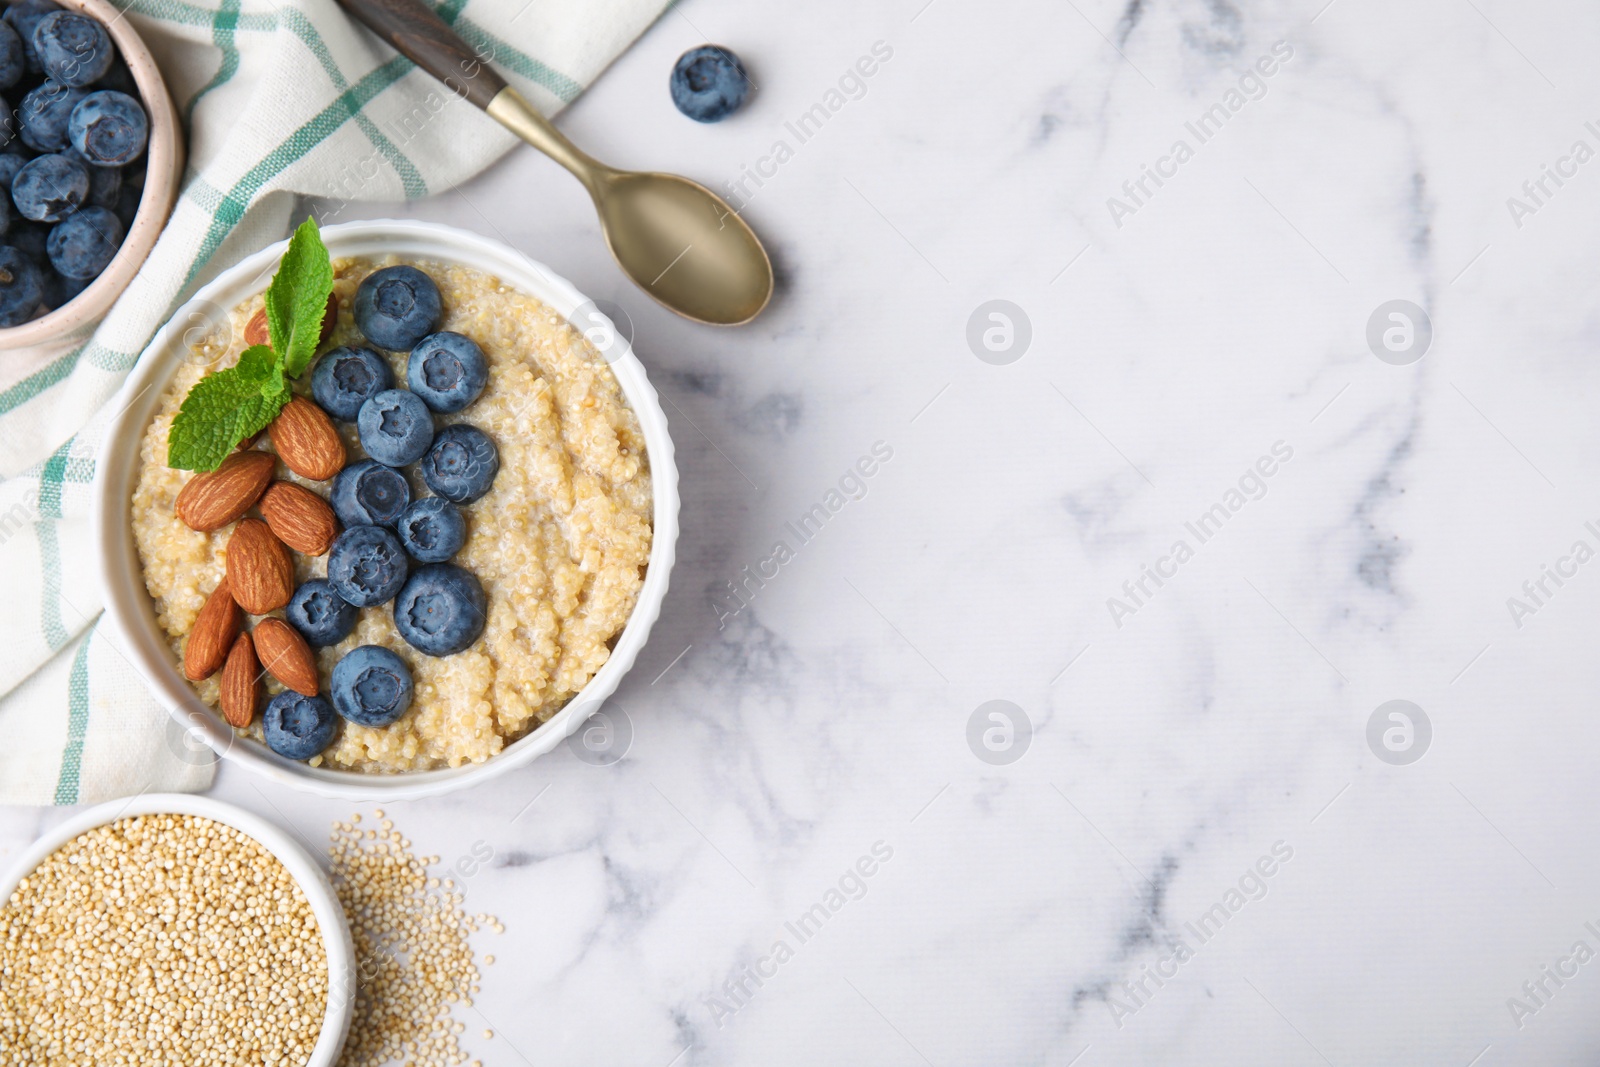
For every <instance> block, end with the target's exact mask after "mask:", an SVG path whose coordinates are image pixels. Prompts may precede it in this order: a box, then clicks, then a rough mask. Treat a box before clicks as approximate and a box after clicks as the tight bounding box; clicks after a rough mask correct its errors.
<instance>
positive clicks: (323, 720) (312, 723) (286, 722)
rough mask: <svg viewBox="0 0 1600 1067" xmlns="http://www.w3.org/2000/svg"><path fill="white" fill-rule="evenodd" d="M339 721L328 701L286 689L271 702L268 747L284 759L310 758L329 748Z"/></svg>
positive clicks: (266, 728)
mask: <svg viewBox="0 0 1600 1067" xmlns="http://www.w3.org/2000/svg"><path fill="white" fill-rule="evenodd" d="M338 724H339V720H338V719H337V718H335V717H334V714H333V708H332V706H331V705H329V703H328V702H327V701H326V700H324V699H322V698H321V697H308V696H302V695H301V694H299V693H296V692H295V691H294V690H292V689H285V690H284V691H283V692H281V693H279V694H278V695H277V696H275V697H273V698H272V700H271V701H269V702H268V704H267V713H266V715H265V716H264V717H263V720H262V732H263V733H265V734H266V738H267V747H268V748H270V749H272V751H274V752H276V753H277V754H278V755H280V756H282V757H283V758H284V759H294V760H307V759H310V758H311V757H312V756H315V755H317V754H318V753H320V752H321V751H322V750H323V749H325V748H327V747H328V745H329V743H330V742H332V741H333V730H334V727H336V726H337V725H338Z"/></svg>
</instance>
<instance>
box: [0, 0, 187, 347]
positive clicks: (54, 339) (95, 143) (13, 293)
mask: <svg viewBox="0 0 1600 1067" xmlns="http://www.w3.org/2000/svg"><path fill="white" fill-rule="evenodd" d="M182 170H183V145H182V136H181V133H180V127H179V124H178V117H177V112H176V111H175V110H174V108H173V106H172V100H171V98H170V97H169V96H168V94H167V88H166V84H165V82H164V81H163V80H162V77H161V72H160V70H159V69H158V68H157V66H156V63H155V60H154V59H153V58H152V57H151V55H150V51H149V49H147V48H146V47H145V44H144V42H143V41H142V40H140V38H139V35H138V32H137V31H136V30H135V29H134V28H133V26H132V25H131V24H130V23H129V21H128V19H127V18H125V17H124V16H123V14H122V13H121V12H120V11H118V10H117V9H116V8H114V7H112V6H111V5H110V4H109V3H106V2H105V0H59V2H57V0H16V2H14V3H10V4H8V5H7V6H6V7H5V10H4V14H3V16H0V188H3V189H4V195H0V351H15V350H18V349H31V348H37V347H50V346H53V345H56V344H60V343H62V342H64V341H67V340H70V339H72V338H75V337H77V336H78V335H80V334H82V333H85V332H87V330H88V328H90V327H91V326H92V325H93V324H94V323H95V322H97V321H99V319H100V318H101V317H103V316H104V315H105V313H106V312H107V311H108V310H109V309H110V307H111V305H112V303H113V301H115V300H116V299H117V297H118V296H120V295H121V293H122V291H123V290H124V289H126V288H127V286H128V283H129V282H130V281H132V279H133V277H134V275H135V274H137V273H138V271H139V267H140V266H141V264H143V262H144V260H145V257H146V256H147V255H149V252H150V249H151V248H152V247H153V246H154V245H155V242H156V238H157V236H158V235H159V234H160V232H161V229H162V227H163V226H164V225H165V224H166V221H167V216H168V215H169V214H170V213H171V211H172V205H173V202H174V200H175V198H176V196H177V189H178V181H179V178H180V177H181V174H182Z"/></svg>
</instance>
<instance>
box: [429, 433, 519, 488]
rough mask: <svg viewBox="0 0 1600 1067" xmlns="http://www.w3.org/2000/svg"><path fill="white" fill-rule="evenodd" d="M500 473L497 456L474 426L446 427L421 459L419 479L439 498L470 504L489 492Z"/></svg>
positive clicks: (490, 444)
mask: <svg viewBox="0 0 1600 1067" xmlns="http://www.w3.org/2000/svg"><path fill="white" fill-rule="evenodd" d="M499 470H500V453H499V451H498V450H497V449H496V448H495V447H494V442H493V441H491V440H489V437H488V435H487V434H485V433H484V432H483V431H482V430H480V429H478V428H477V427H476V426H468V425H466V424H465V423H457V424H456V425H454V426H446V427H445V428H444V429H442V430H440V431H439V434H438V436H437V437H435V438H434V440H433V447H432V448H430V449H429V450H428V454H427V456H425V457H424V458H423V460H422V480H423V481H424V482H426V483H427V484H428V488H429V489H432V490H433V491H434V492H435V493H437V494H439V495H440V496H442V497H444V498H446V499H448V500H453V501H455V502H456V503H457V504H470V503H472V502H473V501H474V500H476V499H478V498H479V497H480V496H482V495H483V494H485V493H487V492H488V491H489V487H490V486H491V485H493V484H494V476H495V475H496V474H497V473H499Z"/></svg>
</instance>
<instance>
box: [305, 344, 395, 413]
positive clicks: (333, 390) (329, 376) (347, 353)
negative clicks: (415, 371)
mask: <svg viewBox="0 0 1600 1067" xmlns="http://www.w3.org/2000/svg"><path fill="white" fill-rule="evenodd" d="M393 386H394V371H392V370H390V369H389V361H388V360H386V359H384V358H383V357H382V356H380V355H378V353H376V352H374V351H373V350H372V349H370V348H351V347H349V346H340V347H339V348H335V349H334V350H333V351H332V352H329V353H328V354H327V355H325V356H323V357H322V358H321V359H319V360H317V366H316V369H315V370H313V371H312V372H311V395H312V396H313V397H315V398H316V401H317V404H318V405H319V406H320V407H321V408H322V410H323V411H326V412H327V413H328V414H329V415H332V416H333V417H334V418H336V419H340V420H342V421H344V422H355V421H356V415H357V414H358V413H359V412H360V411H361V405H362V404H365V403H366V402H367V401H368V400H370V399H371V398H372V396H373V394H375V393H381V392H383V391H384V390H385V389H389V388H392V387H393Z"/></svg>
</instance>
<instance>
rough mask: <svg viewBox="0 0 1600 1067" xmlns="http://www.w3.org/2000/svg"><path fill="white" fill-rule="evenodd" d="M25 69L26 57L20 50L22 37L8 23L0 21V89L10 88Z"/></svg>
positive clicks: (19, 78) (26, 64)
mask: <svg viewBox="0 0 1600 1067" xmlns="http://www.w3.org/2000/svg"><path fill="white" fill-rule="evenodd" d="M27 71H28V57H27V55H26V54H25V53H24V52H23V50H22V38H21V37H18V36H17V31H16V30H14V29H12V28H11V24H10V23H6V22H0V89H9V88H11V87H12V86H13V85H15V84H17V83H18V82H19V81H21V80H22V76H23V75H24V74H26V73H27Z"/></svg>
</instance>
